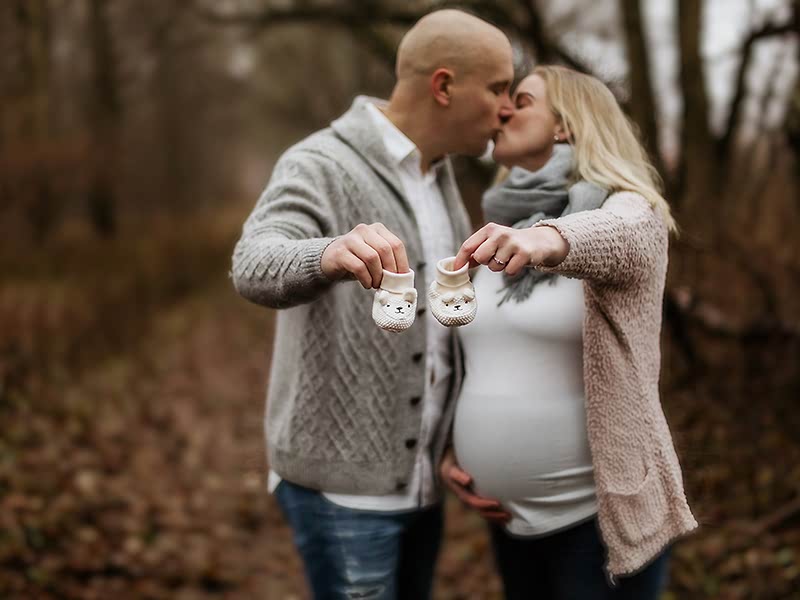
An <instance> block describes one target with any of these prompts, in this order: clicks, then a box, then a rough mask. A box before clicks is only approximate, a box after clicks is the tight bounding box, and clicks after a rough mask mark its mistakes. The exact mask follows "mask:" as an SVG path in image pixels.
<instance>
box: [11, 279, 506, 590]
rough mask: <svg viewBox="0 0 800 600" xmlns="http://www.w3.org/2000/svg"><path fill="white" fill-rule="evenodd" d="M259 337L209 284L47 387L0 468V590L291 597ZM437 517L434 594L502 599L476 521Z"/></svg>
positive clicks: (254, 312)
mask: <svg viewBox="0 0 800 600" xmlns="http://www.w3.org/2000/svg"><path fill="white" fill-rule="evenodd" d="M270 327H271V323H270V319H269V318H268V316H267V314H266V313H265V312H264V311H263V310H260V309H259V308H257V307H253V306H250V305H248V304H247V303H245V302H244V301H242V300H240V299H239V298H237V297H236V296H235V295H234V294H233V292H232V291H230V290H229V289H227V288H222V289H219V290H216V291H214V292H213V293H210V294H207V295H204V296H198V297H195V298H193V299H190V300H188V301H186V302H183V303H181V304H180V305H178V306H176V307H174V308H172V309H170V310H168V311H166V312H164V313H163V314H161V315H159V316H158V318H157V319H156V321H155V322H154V323H153V324H152V327H151V328H150V329H149V330H148V332H147V334H146V335H145V336H144V337H145V340H144V342H143V343H142V345H141V348H140V349H139V351H137V352H136V353H134V354H131V355H125V356H120V357H114V358H109V359H107V360H105V361H103V362H101V363H98V364H97V365H96V367H95V368H93V369H91V370H89V371H88V372H87V373H85V374H84V375H83V376H82V377H81V378H80V380H79V381H69V380H68V379H67V378H66V377H65V378H64V379H63V381H61V382H54V383H53V384H52V385H46V386H44V387H43V388H42V389H40V390H39V392H40V395H39V397H38V398H37V400H36V401H35V403H32V405H31V406H30V407H28V408H26V407H24V406H23V407H21V409H20V411H19V412H17V413H16V414H15V415H14V419H15V430H16V431H18V435H19V440H18V441H19V445H20V446H22V447H23V449H22V450H21V451H20V452H19V454H18V455H16V456H15V457H14V459H13V460H11V461H8V460H6V461H5V462H4V463H3V468H4V472H3V474H4V475H7V476H8V477H10V478H11V481H13V485H12V490H13V491H12V493H10V494H8V495H6V496H5V497H4V498H3V499H2V505H0V515H2V521H3V523H2V524H3V526H4V528H7V531H9V532H10V534H8V535H4V536H3V537H2V538H1V539H0V565H2V567H0V569H1V570H0V592H3V591H5V592H6V593H7V594H8V597H19V598H23V597H24V598H82V599H84V598H85V599H89V598H97V599H102V600H107V599H109V598H114V599H115V600H126V599H128V598H130V599H134V598H136V599H140V598H153V599H156V598H164V599H167V598H168V599H177V600H184V599H186V600H189V599H204V598H229V599H232V600H244V599H250V598H253V599H255V598H259V599H269V600H273V599H274V600H289V599H295V598H296V599H299V598H304V597H305V592H304V587H303V582H302V575H301V571H300V564H299V561H298V558H297V556H296V554H295V551H294V549H293V547H292V545H291V542H290V538H289V532H288V530H287V528H286V527H285V525H284V523H283V520H282V518H281V517H280V513H279V511H278V509H277V507H276V505H275V504H274V502H273V500H272V498H271V497H270V496H269V495H268V494H266V493H265V492H264V473H265V466H266V465H265V459H264V445H263V439H262V415H263V397H264V389H265V387H264V386H265V382H266V372H267V360H268V353H269V345H268V340H269V338H270ZM45 405H47V406H49V407H50V409H48V410H47V411H46V412H45V411H42V407H43V406H45ZM12 470H13V472H12ZM448 513H449V514H448V516H449V519H448V532H447V536H448V542H447V544H446V548H445V551H444V555H443V557H442V560H441V563H440V572H439V577H438V587H437V591H436V598H441V599H456V598H475V599H480V598H497V597H499V594H498V589H499V584H498V582H497V580H496V578H493V575H492V574H491V570H490V566H489V561H488V555H487V548H486V541H485V537H484V536H483V535H482V524H481V523H480V521H479V520H478V519H477V518H476V517H475V516H474V515H469V514H466V513H464V512H463V511H462V509H461V508H460V507H459V506H458V505H457V504H456V503H451V504H449V505H448ZM0 596H2V594H0ZM2 597H5V596H2Z"/></svg>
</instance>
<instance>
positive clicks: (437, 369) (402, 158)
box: [268, 103, 454, 512]
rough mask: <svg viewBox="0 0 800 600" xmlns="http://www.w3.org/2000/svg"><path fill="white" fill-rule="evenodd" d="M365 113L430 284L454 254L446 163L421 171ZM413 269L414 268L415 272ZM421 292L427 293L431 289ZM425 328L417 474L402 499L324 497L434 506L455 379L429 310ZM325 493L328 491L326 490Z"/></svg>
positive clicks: (446, 339) (378, 120) (396, 134)
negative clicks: (443, 177) (438, 457)
mask: <svg viewBox="0 0 800 600" xmlns="http://www.w3.org/2000/svg"><path fill="white" fill-rule="evenodd" d="M367 111H368V112H369V114H370V116H371V117H372V120H373V123H374V124H375V127H376V128H377V129H378V131H379V133H380V135H381V138H382V139H383V143H384V146H385V147H386V150H387V152H388V154H389V157H390V158H391V159H392V160H393V161H394V166H395V169H396V172H397V175H398V177H399V178H400V183H401V185H402V186H403V192H404V193H405V196H406V198H407V199H408V202H409V203H410V204H411V206H412V208H413V210H414V216H415V217H416V221H417V226H418V227H419V234H420V238H421V240H422V251H423V261H424V262H425V280H426V282H427V283H428V285H430V283H431V282H432V281H433V280H434V279H435V277H436V263H437V262H438V261H439V260H441V259H442V258H446V257H448V256H452V255H453V251H454V239H453V228H452V224H451V221H450V216H449V215H448V213H447V208H446V206H445V202H444V197H443V196H442V192H441V190H440V189H439V185H438V183H437V175H438V172H439V170H440V169H441V168H443V166H444V163H443V161H439V162H438V163H435V164H433V165H431V167H430V168H429V169H428V171H427V172H426V173H423V172H422V167H421V159H422V155H421V153H420V151H419V149H418V148H417V147H416V145H415V144H414V142H412V141H411V140H410V139H409V138H408V137H407V136H406V135H405V134H404V133H403V132H402V131H400V130H399V129H398V128H397V127H396V126H395V125H394V124H393V123H392V122H391V121H390V120H389V119H388V118H387V117H386V115H384V114H383V112H381V110H380V109H379V108H378V107H377V106H375V105H374V104H372V103H370V104H368V105H367ZM413 267H414V265H412V268H413ZM419 281H420V279H419V278H417V279H416V282H417V287H418V289H417V291H418V293H419V294H427V292H428V290H422V289H419V283H418V282H419ZM425 327H426V328H427V348H426V356H425V391H424V393H423V399H422V423H421V427H420V433H419V440H418V442H419V443H418V444H417V446H416V447H417V455H416V460H415V462H414V470H413V473H412V476H411V480H410V481H409V484H408V487H407V488H406V491H405V492H404V493H402V494H387V495H384V496H364V495H355V494H332V493H325V497H326V498H327V499H328V500H330V501H331V502H333V503H335V504H338V505H340V506H345V507H347V508H353V509H358V510H375V511H384V512H390V511H402V510H413V509H417V508H421V507H425V506H430V505H431V504H434V503H435V502H436V501H437V499H438V495H437V492H436V489H435V485H434V469H435V468H436V465H434V464H432V458H431V454H432V445H433V442H434V439H433V437H434V435H435V433H436V432H437V430H438V426H439V423H440V421H441V418H442V411H443V408H444V404H445V402H446V399H447V393H448V388H449V384H450V378H451V375H452V367H451V356H450V331H449V329H448V328H447V327H444V326H443V325H442V324H441V323H439V322H438V321H437V320H436V318H435V317H434V316H433V315H432V314H431V311H430V310H426V311H425ZM278 483H280V477H279V476H278V475H277V473H275V472H273V471H270V474H269V483H268V486H269V490H270V491H273V490H274V489H275V488H276V487H277V486H278ZM323 492H324V490H323Z"/></svg>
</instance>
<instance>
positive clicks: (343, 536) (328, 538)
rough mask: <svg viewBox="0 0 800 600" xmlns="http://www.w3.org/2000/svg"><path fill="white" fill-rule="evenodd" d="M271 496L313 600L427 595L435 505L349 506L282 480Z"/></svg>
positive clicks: (412, 599) (422, 598) (437, 514)
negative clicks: (402, 508) (389, 509)
mask: <svg viewBox="0 0 800 600" xmlns="http://www.w3.org/2000/svg"><path fill="white" fill-rule="evenodd" d="M275 497H276V499H277V501H278V504H280V507H281V509H282V510H283V514H284V515H285V516H286V519H287V520H288V521H289V525H290V526H291V528H292V532H293V536H294V543H295V545H296V546H297V549H298V551H299V553H300V556H301V557H302V559H303V564H304V566H305V571H306V579H307V580H308V583H309V586H310V588H311V590H312V593H313V596H314V600H329V599H330V600H406V599H408V600H426V599H428V598H430V596H431V587H432V584H433V573H434V569H435V566H436V557H437V555H438V553H439V545H440V542H441V538H442V529H443V523H444V520H443V514H442V507H441V505H437V506H435V507H433V508H429V509H425V510H420V511H410V512H397V513H386V512H372V511H363V510H353V509H349V508H344V507H342V506H338V505H336V504H334V503H333V502H331V501H330V500H328V499H326V498H325V497H324V496H323V495H322V494H321V493H320V492H317V491H316V490H311V489H308V488H305V487H302V486H299V485H296V484H293V483H291V482H289V481H286V480H283V481H281V483H280V485H278V487H277V489H276V490H275Z"/></svg>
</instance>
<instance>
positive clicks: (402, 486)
mask: <svg viewBox="0 0 800 600" xmlns="http://www.w3.org/2000/svg"><path fill="white" fill-rule="evenodd" d="M407 487H408V484H407V483H406V482H405V481H398V482H397V485H396V486H394V489H395V490H397V491H398V492H401V491H403V490H404V489H406V488H407Z"/></svg>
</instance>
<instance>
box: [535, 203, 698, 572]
mask: <svg viewBox="0 0 800 600" xmlns="http://www.w3.org/2000/svg"><path fill="white" fill-rule="evenodd" d="M546 225H550V226H552V227H555V228H556V229H557V230H558V231H559V232H560V233H561V235H562V236H563V237H564V238H565V239H566V240H567V241H568V242H569V253H568V254H567V257H566V258H565V259H564V261H563V262H561V263H560V264H559V265H557V266H556V267H551V268H544V267H541V270H544V271H551V272H554V273H559V274H561V275H565V276H567V277H574V278H579V279H582V280H583V282H584V297H585V305H586V313H585V318H584V325H583V348H584V356H583V364H584V369H583V370H584V385H585V388H586V426H587V431H588V437H589V446H590V449H591V453H592V464H593V466H594V476H595V483H596V486H597V500H598V519H599V523H600V530H601V533H602V537H603V541H604V542H605V544H606V546H607V548H608V564H607V568H608V570H609V572H610V573H611V574H612V575H622V574H626V573H631V572H634V571H636V570H638V569H639V568H641V567H642V566H643V565H645V564H646V563H647V562H649V561H650V560H651V559H652V558H653V557H654V556H656V555H657V554H658V553H659V551H660V550H662V549H663V548H664V547H665V546H666V545H667V544H669V543H670V542H671V541H672V540H674V539H675V538H677V537H679V536H681V535H684V534H686V533H688V532H689V531H691V530H692V529H694V528H695V527H697V522H696V521H695V519H694V517H693V516H692V513H691V511H690V509H689V506H688V504H687V502H686V496H685V494H684V490H683V481H682V478H681V469H680V465H679V463H678V458H677V456H676V454H675V449H674V447H673V444H672V437H671V435H670V432H669V428H668V426H667V422H666V419H665V417H664V413H663V411H662V409H661V402H660V399H659V392H658V379H659V371H660V363H661V353H660V331H661V307H662V298H663V294H664V282H665V279H666V273H667V238H668V232H667V228H666V225H665V224H664V222H663V220H662V219H661V218H660V216H659V215H658V214H657V212H656V211H654V210H653V209H651V208H650V205H649V204H648V203H647V201H646V200H645V199H644V198H643V197H642V196H640V195H638V194H634V193H630V192H620V193H615V194H613V195H611V196H610V197H609V198H608V199H607V200H606V202H605V203H604V204H603V206H602V207H601V208H599V209H597V210H591V211H584V212H580V213H575V214H572V215H568V216H565V217H561V218H557V219H550V220H545V221H541V222H540V223H538V224H537V226H546Z"/></svg>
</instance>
